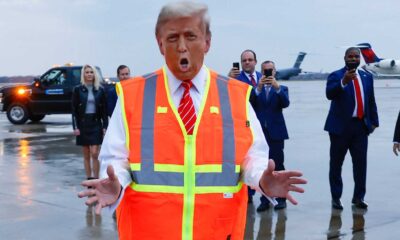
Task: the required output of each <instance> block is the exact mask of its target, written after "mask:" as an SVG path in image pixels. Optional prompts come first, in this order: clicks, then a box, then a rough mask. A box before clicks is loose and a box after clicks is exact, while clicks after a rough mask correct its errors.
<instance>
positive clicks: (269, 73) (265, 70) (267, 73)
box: [263, 68, 272, 77]
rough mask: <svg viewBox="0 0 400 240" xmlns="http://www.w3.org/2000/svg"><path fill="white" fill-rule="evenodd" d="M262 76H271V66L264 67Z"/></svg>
mask: <svg viewBox="0 0 400 240" xmlns="http://www.w3.org/2000/svg"><path fill="white" fill-rule="evenodd" d="M263 73H264V76H265V77H270V76H272V68H270V69H264V72H263Z"/></svg>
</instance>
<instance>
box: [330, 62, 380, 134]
mask: <svg viewBox="0 0 400 240" xmlns="http://www.w3.org/2000/svg"><path fill="white" fill-rule="evenodd" d="M345 72H346V68H342V69H340V70H337V71H335V72H333V73H331V74H330V75H329V76H328V81H327V83H326V97H327V98H328V99H329V100H331V106H330V109H329V113H328V117H327V119H326V123H325V128H324V129H325V130H326V131H328V132H329V133H333V134H336V135H341V134H342V133H343V131H344V129H345V127H346V126H347V125H348V124H349V122H350V121H351V119H352V115H353V112H354V108H355V104H356V102H355V97H354V94H355V93H354V85H353V82H350V83H348V84H347V85H346V86H345V87H344V88H343V87H342V85H341V81H342V78H343V76H344V74H345ZM358 74H359V75H360V77H361V81H362V85H363V90H364V123H365V125H366V127H367V129H368V133H372V132H373V128H372V125H374V126H376V127H378V126H379V119H378V110H377V107H376V102H375V95H374V80H373V78H372V75H371V74H370V73H367V72H365V71H362V70H358Z"/></svg>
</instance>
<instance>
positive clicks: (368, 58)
mask: <svg viewBox="0 0 400 240" xmlns="http://www.w3.org/2000/svg"><path fill="white" fill-rule="evenodd" d="M357 47H358V48H360V50H361V54H362V56H363V58H364V61H365V62H366V63H367V64H369V63H374V62H379V61H380V60H381V58H379V57H378V56H376V54H375V52H374V50H372V47H371V44H369V43H359V44H357Z"/></svg>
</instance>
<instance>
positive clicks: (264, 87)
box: [250, 61, 290, 212]
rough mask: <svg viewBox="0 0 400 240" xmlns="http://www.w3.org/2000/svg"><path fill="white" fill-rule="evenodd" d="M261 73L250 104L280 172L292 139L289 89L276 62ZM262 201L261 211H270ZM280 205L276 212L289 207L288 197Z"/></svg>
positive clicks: (267, 62) (280, 200)
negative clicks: (280, 80) (279, 76)
mask: <svg viewBox="0 0 400 240" xmlns="http://www.w3.org/2000/svg"><path fill="white" fill-rule="evenodd" d="M261 71H262V72H263V75H262V77H261V78H260V80H259V81H258V84H257V87H256V88H255V89H254V91H253V92H252V94H251V97H250V102H251V104H252V106H253V108H254V110H255V112H256V115H257V118H258V120H259V121H260V123H261V127H262V130H263V133H264V136H265V139H266V140H267V143H268V146H269V158H270V159H273V160H274V161H275V164H276V170H278V171H280V170H285V166H284V165H283V162H284V153H283V149H284V141H285V139H288V138H289V136H288V132H287V128H286V123H285V118H284V117H283V113H282V110H283V109H284V108H286V107H288V106H289V103H290V102H289V90H288V87H286V86H283V85H280V84H279V83H278V81H277V80H276V79H275V75H276V69H275V63H274V62H273V61H265V62H263V63H262V64H261ZM260 200H261V204H260V206H258V207H257V212H263V211H265V210H267V209H269V207H270V203H269V201H268V199H267V198H266V197H264V196H262V197H261V199H260ZM277 202H278V205H276V206H275V207H274V208H275V209H276V210H278V209H283V208H286V199H285V198H277Z"/></svg>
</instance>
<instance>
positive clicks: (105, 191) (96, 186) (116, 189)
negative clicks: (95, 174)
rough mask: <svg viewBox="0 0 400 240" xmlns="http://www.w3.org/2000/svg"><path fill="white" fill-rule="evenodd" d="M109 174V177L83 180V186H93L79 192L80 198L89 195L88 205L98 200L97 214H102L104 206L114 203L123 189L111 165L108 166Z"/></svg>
mask: <svg viewBox="0 0 400 240" xmlns="http://www.w3.org/2000/svg"><path fill="white" fill-rule="evenodd" d="M107 175H108V178H104V179H94V180H86V181H83V182H82V186H84V187H91V188H88V189H87V190H84V191H82V192H79V193H78V197H80V198H83V197H88V199H87V200H86V202H85V204H86V205H88V206H89V205H91V204H93V203H96V202H97V204H96V214H100V213H101V209H102V208H103V207H107V206H110V205H112V204H114V203H115V202H116V201H117V200H118V197H119V195H120V193H121V191H122V187H121V184H120V183H119V181H118V177H117V175H115V173H114V168H113V167H112V166H111V165H109V166H108V167H107Z"/></svg>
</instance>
